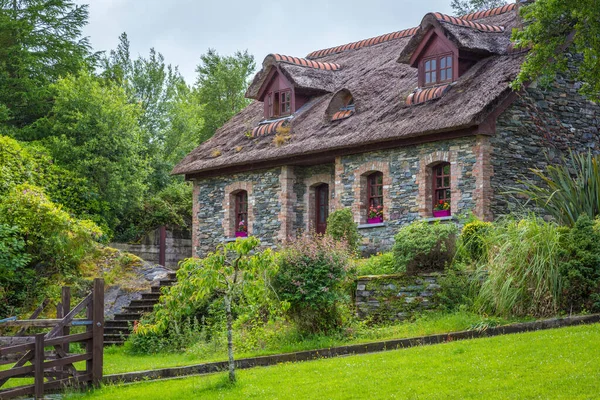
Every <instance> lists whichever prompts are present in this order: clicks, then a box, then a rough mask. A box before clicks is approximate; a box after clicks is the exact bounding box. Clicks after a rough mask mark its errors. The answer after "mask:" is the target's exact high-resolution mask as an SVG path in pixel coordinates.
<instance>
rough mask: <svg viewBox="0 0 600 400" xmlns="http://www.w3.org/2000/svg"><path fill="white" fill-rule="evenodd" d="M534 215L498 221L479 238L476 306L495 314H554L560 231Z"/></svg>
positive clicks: (557, 295)
mask: <svg viewBox="0 0 600 400" xmlns="http://www.w3.org/2000/svg"><path fill="white" fill-rule="evenodd" d="M557 228H558V227H557V225H556V224H555V223H552V222H546V221H544V220H542V219H540V218H537V217H535V216H530V217H528V218H525V219H522V220H514V219H504V220H501V221H499V222H498V223H497V224H496V225H495V227H494V229H491V230H489V232H488V234H487V235H486V236H485V240H486V241H487V244H486V248H487V249H488V250H487V252H488V253H487V255H486V258H487V259H486V262H484V263H482V264H481V265H480V266H479V267H478V274H479V278H480V279H481V280H482V281H483V283H482V286H481V290H480V293H479V297H478V299H477V302H476V304H477V305H479V307H480V309H481V311H483V312H489V313H493V314H497V315H516V316H519V315H521V316H522V315H533V316H545V315H554V314H556V312H557V311H558V308H559V302H560V295H561V288H562V279H561V274H560V264H561V247H560V243H559V242H560V236H561V230H560V229H557Z"/></svg>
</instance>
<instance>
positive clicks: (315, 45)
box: [75, 0, 452, 84]
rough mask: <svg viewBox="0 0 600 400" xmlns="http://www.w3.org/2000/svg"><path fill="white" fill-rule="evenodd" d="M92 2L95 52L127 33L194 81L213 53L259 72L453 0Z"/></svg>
mask: <svg viewBox="0 0 600 400" xmlns="http://www.w3.org/2000/svg"><path fill="white" fill-rule="evenodd" d="M75 2H76V3H78V4H88V5H89V13H90V16H89V24H88V26H87V27H86V28H85V29H84V35H85V36H88V37H89V38H90V41H91V44H92V46H93V48H94V51H109V50H111V49H114V48H115V47H116V46H117V44H118V37H119V35H120V34H121V33H123V32H126V33H127V35H128V36H129V41H130V43H131V55H132V57H137V56H138V55H142V56H147V55H148V52H149V50H150V48H152V47H153V48H155V50H156V51H158V52H160V53H162V54H163V55H164V56H165V60H166V62H167V63H169V64H172V65H174V66H179V70H180V72H181V73H182V75H183V76H184V77H185V79H186V81H187V82H188V83H189V84H193V83H194V82H195V80H196V73H195V69H196V66H197V65H198V63H199V60H200V55H202V54H204V53H206V51H207V50H208V49H209V48H214V49H216V50H217V52H218V53H219V54H222V55H231V54H233V53H235V51H237V50H248V51H249V52H250V54H253V55H254V57H255V59H256V64H257V69H258V68H260V65H261V63H262V61H263V59H264V58H265V56H267V54H269V53H279V54H285V55H290V56H296V57H304V56H306V55H307V54H308V53H310V52H311V51H314V50H319V49H324V48H327V47H333V46H338V45H341V44H345V43H350V42H354V41H357V40H362V39H367V38H370V37H373V36H379V35H382V34H385V33H390V32H394V31H398V30H402V29H406V28H411V27H414V26H417V25H418V24H419V23H420V22H421V19H422V18H423V16H424V15H425V14H426V13H428V12H431V11H439V12H442V13H446V14H452V9H451V8H450V0H385V1H384V0H345V1H339V0H336V1H327V0H320V1H319V0H303V1H298V0H296V1H277V0H269V1H263V0H260V1H258V0H255V1H248V0H217V1H206V0H75Z"/></svg>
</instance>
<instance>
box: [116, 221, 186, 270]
mask: <svg viewBox="0 0 600 400" xmlns="http://www.w3.org/2000/svg"><path fill="white" fill-rule="evenodd" d="M165 242H166V254H165V264H166V265H165V267H167V268H171V269H177V266H178V264H179V261H181V260H184V259H186V258H190V257H192V240H191V239H190V233H189V232H179V231H170V230H167V237H166V241H165ZM109 246H110V247H113V248H115V249H118V250H121V251H125V252H128V253H132V254H135V255H136V256H138V257H139V258H141V259H142V260H144V261H146V262H148V263H151V264H158V263H159V256H160V233H159V229H156V230H155V231H154V232H151V233H149V234H148V235H146V236H144V237H143V238H142V240H141V241H140V243H135V244H131V243H110V244H109Z"/></svg>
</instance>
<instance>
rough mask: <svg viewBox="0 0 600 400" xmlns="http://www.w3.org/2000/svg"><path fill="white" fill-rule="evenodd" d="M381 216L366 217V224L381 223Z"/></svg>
mask: <svg viewBox="0 0 600 400" xmlns="http://www.w3.org/2000/svg"><path fill="white" fill-rule="evenodd" d="M382 222H383V217H375V218H367V224H381V223H382Z"/></svg>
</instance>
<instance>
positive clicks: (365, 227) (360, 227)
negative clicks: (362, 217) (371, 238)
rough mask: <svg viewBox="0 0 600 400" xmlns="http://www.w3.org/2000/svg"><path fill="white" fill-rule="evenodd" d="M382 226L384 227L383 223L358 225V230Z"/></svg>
mask: <svg viewBox="0 0 600 400" xmlns="http://www.w3.org/2000/svg"><path fill="white" fill-rule="evenodd" d="M382 226H385V223H384V222H380V223H378V224H361V225H358V229H370V228H381V227H382Z"/></svg>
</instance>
